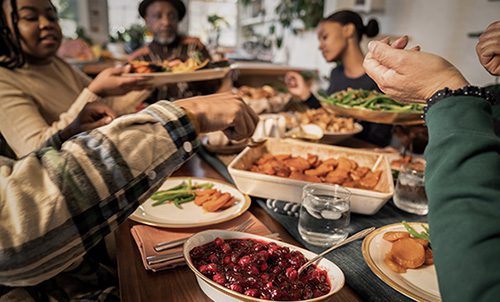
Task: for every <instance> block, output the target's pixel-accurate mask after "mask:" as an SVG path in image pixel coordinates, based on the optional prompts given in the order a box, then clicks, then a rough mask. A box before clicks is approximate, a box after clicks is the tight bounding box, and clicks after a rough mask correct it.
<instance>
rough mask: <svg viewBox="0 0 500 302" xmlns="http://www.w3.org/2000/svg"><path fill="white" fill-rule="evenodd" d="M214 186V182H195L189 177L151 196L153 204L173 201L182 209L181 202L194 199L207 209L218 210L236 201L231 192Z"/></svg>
mask: <svg viewBox="0 0 500 302" xmlns="http://www.w3.org/2000/svg"><path fill="white" fill-rule="evenodd" d="M213 186H214V184H213V183H208V182H207V183H197V184H193V183H192V181H191V179H188V180H187V181H183V182H182V183H181V184H179V185H177V186H175V187H172V188H170V189H167V190H161V191H157V192H156V193H154V194H153V195H152V196H151V199H152V200H154V202H153V204H152V206H159V205H162V204H164V203H172V204H174V205H175V206H176V207H178V208H181V209H182V206H181V204H183V203H186V202H191V201H194V203H195V204H196V205H198V206H201V207H203V209H205V210H206V211H208V212H216V211H218V210H223V209H227V208H229V207H231V206H232V205H233V204H234V203H235V202H236V198H235V197H234V196H232V195H231V194H230V193H227V192H226V193H223V192H221V191H220V190H217V189H214V188H213Z"/></svg>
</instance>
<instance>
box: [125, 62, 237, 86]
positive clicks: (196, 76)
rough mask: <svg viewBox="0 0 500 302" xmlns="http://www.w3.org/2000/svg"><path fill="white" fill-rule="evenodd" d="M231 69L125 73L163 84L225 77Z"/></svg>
mask: <svg viewBox="0 0 500 302" xmlns="http://www.w3.org/2000/svg"><path fill="white" fill-rule="evenodd" d="M230 70H231V69H230V68H229V67H224V68H211V69H200V70H196V71H189V72H153V73H127V74H123V75H122V76H124V77H141V78H147V79H148V83H150V84H152V85H153V86H162V85H165V84H172V83H179V82H196V81H206V80H215V79H221V78H224V77H225V76H226V75H227V74H228V73H229V71H230Z"/></svg>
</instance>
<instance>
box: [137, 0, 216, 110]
mask: <svg viewBox="0 0 500 302" xmlns="http://www.w3.org/2000/svg"><path fill="white" fill-rule="evenodd" d="M139 14H140V15H141V17H143V18H144V20H145V22H146V27H147V28H148V30H149V31H150V32H151V33H152V34H153V41H152V42H151V43H150V44H149V45H146V46H144V47H142V48H140V49H138V50H136V51H135V52H134V53H132V54H131V55H130V56H129V61H131V60H142V61H152V62H162V61H164V60H174V59H179V60H182V61H185V60H187V59H188V58H190V57H195V58H199V59H200V60H201V61H204V60H206V59H211V58H210V54H209V53H208V50H207V48H206V47H205V45H203V43H202V42H201V41H200V40H199V39H198V38H195V37H189V36H185V35H182V34H180V33H179V32H178V26H179V22H180V21H181V20H182V19H183V18H184V16H185V15H186V6H185V5H184V3H182V1H181V0H143V1H142V2H141V3H140V4H139ZM219 85H220V83H219V81H204V82H196V83H189V84H188V83H177V84H174V85H167V86H163V87H160V88H158V90H157V93H153V97H152V99H150V100H149V102H150V103H152V102H155V101H156V100H161V99H167V100H176V99H180V98H185V97H191V96H196V95H206V94H211V93H214V92H216V90H217V88H218V87H219Z"/></svg>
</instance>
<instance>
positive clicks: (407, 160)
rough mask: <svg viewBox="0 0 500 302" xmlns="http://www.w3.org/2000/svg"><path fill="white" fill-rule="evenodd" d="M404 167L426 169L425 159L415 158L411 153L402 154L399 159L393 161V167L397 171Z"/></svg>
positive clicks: (418, 169)
mask: <svg viewBox="0 0 500 302" xmlns="http://www.w3.org/2000/svg"><path fill="white" fill-rule="evenodd" d="M403 167H406V168H408V169H412V170H417V171H424V170H425V160H424V159H422V158H414V157H413V156H411V155H405V156H404V157H403V156H401V157H400V158H398V159H394V160H392V161H391V169H392V170H396V171H401V169H402V168H403Z"/></svg>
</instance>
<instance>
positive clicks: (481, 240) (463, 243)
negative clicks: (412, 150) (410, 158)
mask: <svg viewBox="0 0 500 302" xmlns="http://www.w3.org/2000/svg"><path fill="white" fill-rule="evenodd" d="M399 44H401V43H399ZM403 44H404V45H399V46H394V44H393V45H392V47H391V45H390V44H389V43H384V42H371V43H370V45H369V52H368V54H367V56H366V58H365V61H364V67H365V69H366V72H367V74H368V75H369V76H370V77H371V78H372V79H374V80H375V81H376V82H377V84H378V86H379V87H380V88H381V89H382V91H384V92H385V93H387V94H388V95H390V96H392V97H394V98H396V99H399V100H404V101H407V102H425V100H427V109H428V110H427V112H426V114H425V122H426V124H427V127H428V130H429V145H428V146H427V149H426V151H425V158H426V160H427V168H426V172H425V177H426V179H425V188H426V191H427V195H428V198H429V224H430V235H431V242H432V249H433V254H434V261H435V264H436V270H437V274H438V280H439V287H440V291H441V296H442V298H443V301H498V297H500V257H499V255H500V137H499V133H498V132H497V133H495V125H498V122H499V119H500V110H499V109H500V108H499V107H500V106H499V105H498V104H497V105H495V97H492V95H491V94H488V93H487V92H486V89H484V88H478V87H472V86H468V85H469V83H468V82H467V80H466V79H465V78H464V76H462V74H461V73H460V72H459V71H458V70H457V69H456V68H455V67H454V66H453V65H452V64H450V63H449V62H448V61H446V60H444V59H443V58H441V57H439V56H436V55H433V54H429V53H425V52H419V51H414V50H404V46H406V43H403ZM398 48H400V49H398ZM476 49H477V53H478V55H479V59H480V62H481V64H482V65H483V66H484V67H485V68H486V69H487V70H488V71H489V72H490V73H491V74H493V75H500V21H497V22H495V23H493V24H491V25H490V26H489V27H488V28H487V29H486V30H485V32H484V33H483V34H482V35H481V37H480V39H479V43H478V45H477V48H476ZM497 95H498V94H497Z"/></svg>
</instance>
